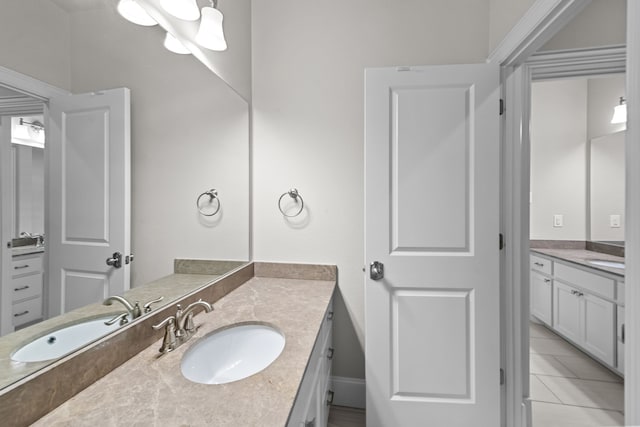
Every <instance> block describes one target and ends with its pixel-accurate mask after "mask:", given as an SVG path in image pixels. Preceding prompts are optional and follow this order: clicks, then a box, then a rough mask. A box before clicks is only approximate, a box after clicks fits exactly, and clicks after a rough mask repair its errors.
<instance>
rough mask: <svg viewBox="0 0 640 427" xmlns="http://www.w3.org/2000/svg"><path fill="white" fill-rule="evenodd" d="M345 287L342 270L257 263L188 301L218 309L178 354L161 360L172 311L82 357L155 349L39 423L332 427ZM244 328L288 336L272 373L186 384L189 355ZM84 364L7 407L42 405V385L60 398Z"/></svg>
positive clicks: (199, 320) (200, 320)
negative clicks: (337, 314) (335, 342)
mask: <svg viewBox="0 0 640 427" xmlns="http://www.w3.org/2000/svg"><path fill="white" fill-rule="evenodd" d="M335 287H336V268H335V266H309V265H293V264H269V263H251V264H249V265H248V266H246V267H243V268H241V269H239V270H237V271H236V272H234V273H232V274H230V275H228V276H226V277H225V278H223V279H221V280H219V281H217V282H214V283H212V284H210V285H208V286H205V287H204V288H203V289H200V290H198V291H196V292H194V293H192V294H191V295H189V296H187V297H186V298H185V299H183V300H182V301H180V302H181V303H182V304H183V307H185V306H186V305H187V304H189V303H191V302H193V301H195V300H197V299H200V298H202V299H203V300H205V301H210V302H213V307H214V310H213V311H212V312H211V313H199V314H198V315H196V316H195V324H196V326H197V327H198V329H197V332H196V333H195V334H194V335H193V337H192V338H191V339H190V340H189V341H187V342H185V343H184V344H182V345H181V346H180V347H178V348H176V349H175V350H173V351H171V352H169V353H165V354H161V353H160V352H159V351H158V349H159V348H160V346H161V343H162V339H161V338H162V331H154V330H153V329H152V328H151V325H152V324H157V323H159V322H160V321H161V320H162V319H163V318H166V317H167V316H168V315H169V316H170V315H172V314H174V313H175V310H176V306H175V305H174V304H172V305H170V306H167V307H166V308H163V309H161V310H158V312H157V313H155V314H153V315H150V316H149V318H148V319H146V320H143V321H142V322H140V323H138V324H136V325H133V326H132V327H129V328H128V329H127V330H125V331H123V333H120V334H116V335H115V337H111V341H114V340H115V341H119V342H116V343H113V342H107V340H108V338H106V339H105V340H102V341H103V342H98V343H96V344H95V345H94V346H90V348H88V349H86V350H83V351H81V352H80V355H79V356H80V357H82V354H83V353H86V352H87V351H91V349H92V348H95V347H96V346H97V347H100V346H102V347H103V351H107V349H108V348H109V347H110V346H111V351H112V352H118V351H119V347H118V346H121V347H122V348H128V347H130V346H135V344H136V343H135V342H130V340H139V341H142V342H147V345H146V347H145V348H143V349H142V350H141V351H139V352H137V354H135V355H134V356H133V357H131V358H130V359H129V360H126V361H123V363H122V364H121V365H120V366H118V367H117V368H115V369H114V370H113V371H111V372H110V373H108V374H106V375H105V376H103V377H102V378H96V380H95V381H94V382H92V384H90V385H89V386H88V387H87V388H86V389H84V390H83V391H81V392H79V393H78V394H76V395H75V396H74V397H72V398H71V399H69V400H68V401H66V402H65V403H62V404H61V405H60V406H58V407H57V408H55V409H53V408H51V409H53V410H52V411H51V412H49V413H48V414H46V415H44V416H43V417H42V418H40V419H39V420H37V421H36V422H35V424H34V425H36V426H40V425H41V426H54V425H68V424H73V425H98V424H100V425H105V424H106V425H125V424H126V425H136V424H138V425H193V426H196V425H229V426H238V425H242V426H285V425H291V426H294V425H295V426H299V425H315V426H323V425H326V422H327V417H328V405H329V404H330V400H331V394H332V393H331V392H330V390H329V377H330V373H331V359H332V357H333V350H332V349H331V336H332V335H331V327H332V323H333V322H332V319H333V311H332V298H333V293H334V290H335ZM238 324H264V325H268V326H270V327H272V328H274V329H276V330H278V331H280V332H281V333H282V334H283V335H284V337H285V346H284V349H283V351H282V353H281V354H280V356H279V357H278V358H277V359H276V360H275V361H274V362H273V363H271V364H270V365H269V366H268V367H266V368H265V369H264V370H262V371H260V372H258V373H256V374H255V375H252V376H249V377H247V378H244V379H242V380H239V381H235V382H230V383H226V384H199V383H196V382H191V381H190V380H188V379H186V378H185V377H184V376H183V374H182V372H181V360H182V357H183V355H184V354H185V353H186V352H187V351H188V350H189V349H190V348H191V347H192V346H193V345H195V344H196V343H198V340H200V339H202V338H203V337H205V336H208V335H210V334H211V333H213V332H215V331H219V330H221V329H225V328H228V327H230V326H233V325H238ZM126 332H129V333H126ZM145 335H147V336H148V338H145ZM94 363H95V362H94ZM62 365H63V364H61V365H59V366H58V367H61V368H64V367H63V366H62ZM78 365H80V366H81V365H82V362H81V361H80V363H79V364H76V367H74V366H71V367H69V366H68V367H66V368H64V369H67V371H66V372H59V373H54V374H53V375H51V378H50V383H49V384H46V383H43V382H42V381H36V382H35V383H34V384H33V386H34V387H35V388H34V389H32V390H27V389H25V390H22V392H21V393H20V394H21V396H18V395H16V396H14V399H13V400H10V401H0V403H1V405H0V406H4V407H5V410H9V411H11V412H13V411H24V410H25V409H27V407H32V406H33V405H36V404H37V403H36V402H35V401H30V400H31V399H30V398H28V397H27V396H34V395H35V396H36V398H37V395H39V394H42V392H41V391H40V392H38V390H42V388H45V389H46V388H48V389H49V392H54V391H55V388H56V387H60V386H63V385H64V384H65V382H66V381H68V378H73V377H75V376H78V375H79V374H80V372H73V370H74V369H78V368H77V366H78ZM53 369H55V367H54V368H53ZM80 369H81V368H80ZM83 374H86V373H83ZM21 397H22V399H21ZM44 397H46V395H45V396H44ZM1 399H2V397H0V400H1ZM106 402H108V404H105V403H106ZM7 404H8V405H9V406H7ZM12 410H13V411H12ZM0 412H2V411H0ZM14 413H15V412H14ZM0 415H4V414H0ZM4 419H5V420H6V419H8V418H6V417H5V418H4ZM32 421H35V419H34V420H28V422H22V423H16V425H25V424H28V423H30V422H32ZM309 423H312V424H309Z"/></svg>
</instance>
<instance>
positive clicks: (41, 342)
mask: <svg viewBox="0 0 640 427" xmlns="http://www.w3.org/2000/svg"><path fill="white" fill-rule="evenodd" d="M113 316H114V314H110V315H108V316H101V317H98V318H91V319H86V320H84V321H80V322H78V323H74V324H71V325H63V326H61V327H60V328H58V329H55V330H53V331H51V332H49V333H47V334H46V335H43V336H41V337H39V338H36V339H34V340H33V341H31V342H29V343H27V344H25V345H23V346H22V347H20V348H19V349H17V350H16V351H15V352H14V353H13V354H12V355H11V360H13V361H14V362H44V361H46V360H52V359H57V358H59V357H62V356H64V355H66V354H69V353H71V352H73V351H75V350H77V349H79V348H81V347H83V346H85V345H87V344H89V343H90V342H92V341H95V340H97V339H98V338H101V337H103V336H104V335H106V334H108V333H110V332H112V331H115V330H116V329H118V328H119V327H120V325H119V323H118V322H115V323H114V324H113V325H106V324H105V322H107V321H109V320H112V319H113Z"/></svg>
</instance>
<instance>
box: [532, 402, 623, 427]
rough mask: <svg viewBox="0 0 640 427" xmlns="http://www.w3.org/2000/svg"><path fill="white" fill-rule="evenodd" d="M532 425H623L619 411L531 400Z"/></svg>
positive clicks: (569, 426)
mask: <svg viewBox="0 0 640 427" xmlns="http://www.w3.org/2000/svg"><path fill="white" fill-rule="evenodd" d="M532 418H533V427H592V426H593V427H596V426H597V427H603V426H623V425H624V416H623V415H622V414H621V413H620V412H616V411H607V410H602V409H593V408H581V407H579V406H568V405H558V404H554V403H545V402H532Z"/></svg>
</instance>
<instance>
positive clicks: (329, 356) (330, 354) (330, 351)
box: [327, 347, 334, 360]
mask: <svg viewBox="0 0 640 427" xmlns="http://www.w3.org/2000/svg"><path fill="white" fill-rule="evenodd" d="M333 352H334V349H333V347H329V349H328V350H327V359H329V360H331V359H333Z"/></svg>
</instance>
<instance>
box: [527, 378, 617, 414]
mask: <svg viewBox="0 0 640 427" xmlns="http://www.w3.org/2000/svg"><path fill="white" fill-rule="evenodd" d="M538 378H539V379H540V381H542V383H544V385H546V386H547V388H548V389H549V390H551V391H552V392H553V394H554V395H555V396H556V397H557V398H559V399H560V401H561V402H562V403H564V404H567V405H576V406H584V407H589V408H600V409H611V410H614V411H624V385H623V384H622V383H612V382H606V381H591V380H580V379H576V378H561V377H551V376H543V375H538Z"/></svg>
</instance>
